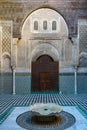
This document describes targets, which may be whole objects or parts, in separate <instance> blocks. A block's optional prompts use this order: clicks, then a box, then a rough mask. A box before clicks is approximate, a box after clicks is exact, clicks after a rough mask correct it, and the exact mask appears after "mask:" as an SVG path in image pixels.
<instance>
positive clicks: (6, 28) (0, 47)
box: [0, 21, 12, 72]
mask: <svg viewBox="0 0 87 130" xmlns="http://www.w3.org/2000/svg"><path fill="white" fill-rule="evenodd" d="M0 27H1V30H0V53H1V54H0V63H1V64H0V65H1V70H2V71H4V72H7V71H11V46H12V21H0Z"/></svg>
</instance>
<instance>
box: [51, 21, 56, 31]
mask: <svg viewBox="0 0 87 130" xmlns="http://www.w3.org/2000/svg"><path fill="white" fill-rule="evenodd" d="M56 29H57V27H56V21H53V22H52V30H56Z"/></svg>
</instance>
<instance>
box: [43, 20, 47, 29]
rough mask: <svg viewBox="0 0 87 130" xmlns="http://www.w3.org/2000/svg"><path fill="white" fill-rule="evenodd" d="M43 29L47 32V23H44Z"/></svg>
mask: <svg viewBox="0 0 87 130" xmlns="http://www.w3.org/2000/svg"><path fill="white" fill-rule="evenodd" d="M43 29H44V30H47V21H43Z"/></svg>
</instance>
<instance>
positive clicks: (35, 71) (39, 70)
mask: <svg viewBox="0 0 87 130" xmlns="http://www.w3.org/2000/svg"><path fill="white" fill-rule="evenodd" d="M58 73H59V62H55V61H54V60H53V59H52V58H51V57H50V56H48V55H42V56H40V57H38V58H37V60H36V61H35V62H32V89H31V90H32V92H58V91H59V86H58Z"/></svg>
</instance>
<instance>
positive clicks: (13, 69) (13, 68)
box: [12, 67, 16, 95]
mask: <svg viewBox="0 0 87 130" xmlns="http://www.w3.org/2000/svg"><path fill="white" fill-rule="evenodd" d="M12 71H13V94H14V95H15V94H16V92H15V67H12Z"/></svg>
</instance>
